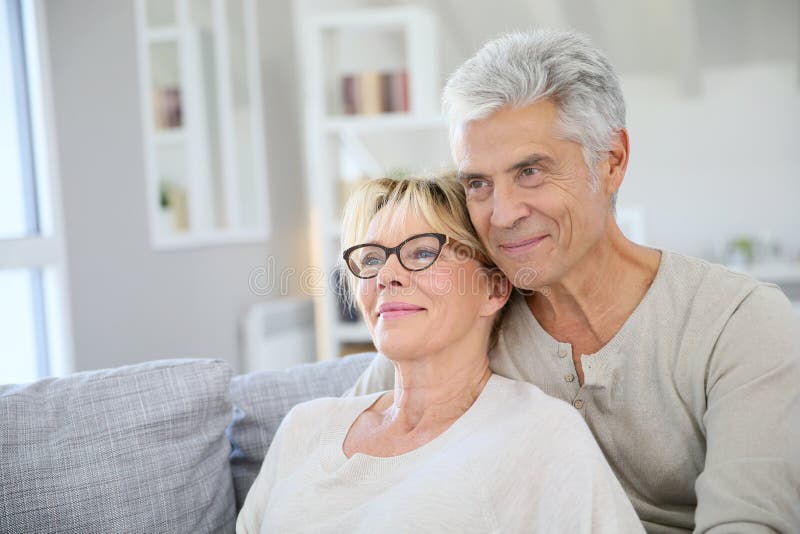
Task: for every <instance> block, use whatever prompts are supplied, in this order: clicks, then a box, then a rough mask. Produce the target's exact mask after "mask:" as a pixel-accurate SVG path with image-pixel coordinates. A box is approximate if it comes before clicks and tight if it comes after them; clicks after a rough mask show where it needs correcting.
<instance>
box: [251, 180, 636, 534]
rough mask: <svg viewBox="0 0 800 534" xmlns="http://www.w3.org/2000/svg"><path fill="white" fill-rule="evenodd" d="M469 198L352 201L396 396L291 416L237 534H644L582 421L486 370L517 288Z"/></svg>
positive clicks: (362, 288)
mask: <svg viewBox="0 0 800 534" xmlns="http://www.w3.org/2000/svg"><path fill="white" fill-rule="evenodd" d="M463 195H464V191H463V188H462V187H461V186H460V185H459V184H458V183H456V182H454V181H452V180H447V179H438V180H433V179H430V180H429V179H416V178H404V179H388V178H384V179H379V180H373V181H370V182H368V183H367V184H365V185H364V186H363V187H362V188H361V189H360V190H359V191H357V192H356V194H355V195H354V196H353V197H352V198H351V199H350V201H349V203H348V205H347V207H346V209H345V217H344V222H343V232H344V233H343V245H344V247H346V250H345V251H344V254H343V259H344V261H345V264H346V266H347V269H348V273H349V275H348V282H349V284H348V285H349V287H350V290H351V292H352V293H353V297H354V299H355V302H356V303H357V305H358V307H359V309H360V311H361V313H362V315H363V317H364V320H365V321H366V322H367V325H368V327H369V330H370V332H371V334H372V339H373V341H374V343H375V346H376V348H377V349H378V350H379V351H380V352H381V353H383V354H384V355H385V356H386V357H387V358H389V359H390V360H391V361H392V362H393V363H394V366H395V369H396V373H395V376H396V379H395V386H394V389H393V390H391V391H385V392H381V393H375V394H372V395H365V396H361V397H344V398H327V399H317V400H313V401H311V402H307V403H303V404H300V405H298V406H296V407H295V408H294V409H292V410H291V411H290V412H289V414H288V415H287V416H286V418H285V419H284V421H283V422H282V423H281V426H280V428H279V429H278V431H277V433H276V435H275V438H274V440H273V442H272V444H271V446H270V448H269V451H268V452H267V455H266V458H265V459H264V463H263V465H262V468H261V471H260V473H259V475H258V478H257V479H256V481H255V483H254V484H253V487H252V488H251V490H250V492H249V493H248V495H247V498H246V500H245V503H244V507H243V508H242V511H241V514H240V515H239V518H238V520H237V525H236V530H237V532H240V533H246V532H249V533H256V532H370V533H372V532H459V533H466V532H569V533H574V532H609V533H611V532H613V533H615V534H616V533H621V532H642V531H643V530H642V527H641V523H639V521H638V519H637V517H636V514H635V513H634V510H633V507H632V506H631V503H630V502H629V501H628V499H627V497H626V496H625V493H624V492H623V490H622V488H621V487H620V485H619V483H618V481H617V480H616V479H615V477H614V475H613V473H612V472H611V469H610V467H609V466H608V464H607V463H606V460H605V459H604V457H603V455H602V453H601V451H600V449H599V447H598V446H597V444H596V443H595V441H594V439H593V437H592V435H591V433H590V432H589V429H588V428H587V427H586V425H585V424H584V422H583V420H582V419H581V417H580V416H579V415H578V413H577V412H576V411H575V410H574V409H573V408H572V407H571V406H569V405H568V404H566V403H564V402H562V401H560V400H557V399H554V398H551V397H549V396H547V395H545V394H544V393H543V392H542V391H540V390H539V389H538V388H536V386H533V385H531V384H528V383H523V382H516V381H512V380H509V379H506V378H503V377H500V376H498V375H495V374H492V372H491V370H490V369H489V359H488V356H487V353H488V350H489V348H490V344H491V343H492V342H493V340H494V336H493V330H494V328H495V325H496V324H497V316H498V313H499V312H500V310H501V309H502V307H503V305H504V304H505V303H506V301H507V299H508V297H509V293H510V290H511V288H510V284H509V282H508V281H507V280H506V279H505V278H504V277H502V275H500V274H499V273H498V271H496V270H495V269H493V268H492V266H491V265H490V264H489V262H488V260H487V259H486V258H487V256H486V255H485V254H484V251H483V248H482V246H481V244H480V241H479V240H478V239H477V237H476V234H475V232H474V229H473V228H472V226H471V223H470V222H469V216H468V214H467V212H466V209H465V207H464V206H465V202H464V198H463Z"/></svg>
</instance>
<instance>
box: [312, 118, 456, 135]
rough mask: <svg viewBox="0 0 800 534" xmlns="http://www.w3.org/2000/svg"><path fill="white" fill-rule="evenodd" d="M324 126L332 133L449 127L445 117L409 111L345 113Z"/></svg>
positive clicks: (382, 131)
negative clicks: (366, 113)
mask: <svg viewBox="0 0 800 534" xmlns="http://www.w3.org/2000/svg"><path fill="white" fill-rule="evenodd" d="M324 128H325V130H326V131H327V132H330V133H342V132H353V133H372V132H381V133H384V132H387V131H392V130H394V131H409V130H433V129H436V128H447V121H446V120H445V119H444V117H441V116H437V115H412V114H409V113H385V114H382V115H343V116H341V117H335V118H328V119H327V120H325V122H324Z"/></svg>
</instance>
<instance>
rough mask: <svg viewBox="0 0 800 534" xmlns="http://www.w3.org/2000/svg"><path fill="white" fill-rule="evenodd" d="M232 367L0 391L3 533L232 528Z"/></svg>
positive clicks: (155, 371)
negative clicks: (227, 430)
mask: <svg viewBox="0 0 800 534" xmlns="http://www.w3.org/2000/svg"><path fill="white" fill-rule="evenodd" d="M230 378H231V370H230V367H229V366H228V365H227V364H226V363H225V362H222V361H215V360H165V361H160V362H150V363H146V364H142V365H135V366H128V367H121V368H118V369H113V370H107V371H97V372H88V373H79V374H74V375H71V376H68V377H66V378H62V379H54V378H49V379H44V380H40V381H38V382H34V383H32V384H29V385H22V386H0V532H4V533H5V532H9V533H16V532H75V533H81V534H84V533H90V532H171V533H172V532H193V533H194V532H232V531H233V530H234V521H235V514H236V508H235V503H234V500H233V499H234V494H233V486H232V482H231V473H230V465H229V463H228V456H229V454H230V443H229V442H228V440H227V438H226V437H225V427H226V426H227V424H228V423H229V422H230V415H231V404H230V398H229V396H228V395H229V393H228V392H229V385H230Z"/></svg>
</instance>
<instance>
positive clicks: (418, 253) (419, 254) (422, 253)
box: [411, 248, 436, 260]
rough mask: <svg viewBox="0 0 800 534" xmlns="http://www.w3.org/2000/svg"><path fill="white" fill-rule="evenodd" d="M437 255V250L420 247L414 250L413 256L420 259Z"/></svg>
mask: <svg viewBox="0 0 800 534" xmlns="http://www.w3.org/2000/svg"><path fill="white" fill-rule="evenodd" d="M434 256H436V251H435V250H431V249H428V248H418V249H416V250H414V252H413V253H412V254H411V257H412V258H414V259H418V260H426V259H430V258H433V257H434Z"/></svg>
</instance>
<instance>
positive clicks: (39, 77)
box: [0, 0, 72, 384]
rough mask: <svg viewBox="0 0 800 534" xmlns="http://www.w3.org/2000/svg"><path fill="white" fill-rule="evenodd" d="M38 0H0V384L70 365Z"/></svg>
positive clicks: (66, 368) (56, 371) (67, 368)
mask: <svg viewBox="0 0 800 534" xmlns="http://www.w3.org/2000/svg"><path fill="white" fill-rule="evenodd" d="M41 5H42V4H41V1H40V0H0V383H2V384H8V383H18V382H27V381H31V380H35V379H36V378H39V377H42V376H46V375H53V374H63V373H66V372H70V371H71V370H72V364H71V350H70V344H71V343H70V339H69V336H68V335H67V332H68V328H67V327H66V325H67V324H68V314H67V291H66V283H65V281H66V276H65V261H64V260H65V254H64V245H63V236H62V229H61V225H60V224H59V223H58V221H59V220H60V217H61V214H60V201H59V190H58V187H57V185H58V182H57V180H56V178H57V177H56V175H55V171H54V169H55V167H56V166H55V165H54V161H55V160H54V155H55V153H56V152H55V150H54V142H53V139H54V135H53V128H52V112H51V109H50V108H51V104H50V94H49V86H48V69H47V66H48V65H47V57H46V54H45V53H44V52H46V50H47V46H46V43H45V42H44V36H45V35H46V34H45V32H44V31H43V28H42V25H43V24H44V20H43V17H42V16H41V15H42V13H41Z"/></svg>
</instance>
